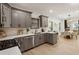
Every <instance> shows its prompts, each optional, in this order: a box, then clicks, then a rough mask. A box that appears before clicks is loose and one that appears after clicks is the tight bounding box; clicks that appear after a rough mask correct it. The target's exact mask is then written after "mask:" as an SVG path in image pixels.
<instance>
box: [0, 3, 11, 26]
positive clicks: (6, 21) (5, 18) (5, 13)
mask: <svg viewBox="0 0 79 59" xmlns="http://www.w3.org/2000/svg"><path fill="white" fill-rule="evenodd" d="M1 26H2V27H11V7H10V5H8V4H6V3H3V4H1Z"/></svg>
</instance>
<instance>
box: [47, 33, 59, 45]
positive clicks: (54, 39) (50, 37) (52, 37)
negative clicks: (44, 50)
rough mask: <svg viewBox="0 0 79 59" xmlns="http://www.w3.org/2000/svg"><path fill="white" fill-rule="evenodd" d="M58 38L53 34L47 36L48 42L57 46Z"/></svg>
mask: <svg viewBox="0 0 79 59" xmlns="http://www.w3.org/2000/svg"><path fill="white" fill-rule="evenodd" d="M57 37H58V34H57V33H53V34H50V33H49V34H47V42H48V43H51V44H56V43H57Z"/></svg>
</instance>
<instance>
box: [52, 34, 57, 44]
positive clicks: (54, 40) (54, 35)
mask: <svg viewBox="0 0 79 59" xmlns="http://www.w3.org/2000/svg"><path fill="white" fill-rule="evenodd" d="M57 40H58V34H57V33H55V34H53V44H56V43H57Z"/></svg>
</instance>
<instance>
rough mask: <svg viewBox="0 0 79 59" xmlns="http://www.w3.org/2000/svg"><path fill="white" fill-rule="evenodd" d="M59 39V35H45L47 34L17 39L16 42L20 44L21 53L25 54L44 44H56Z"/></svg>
mask: <svg viewBox="0 0 79 59" xmlns="http://www.w3.org/2000/svg"><path fill="white" fill-rule="evenodd" d="M57 37H58V34H56V33H55V34H50V33H45V34H36V35H34V36H26V37H19V38H16V41H17V43H18V46H19V48H20V50H21V52H23V51H26V50H28V49H31V48H33V47H35V46H38V45H40V44H43V43H45V42H47V43H51V44H56V43H57Z"/></svg>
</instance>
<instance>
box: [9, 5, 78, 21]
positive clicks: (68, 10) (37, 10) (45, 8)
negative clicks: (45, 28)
mask: <svg viewBox="0 0 79 59" xmlns="http://www.w3.org/2000/svg"><path fill="white" fill-rule="evenodd" d="M9 4H10V5H11V6H13V7H16V8H19V9H23V10H27V11H31V12H33V15H32V16H34V17H38V16H39V15H41V14H42V15H46V16H48V17H50V18H57V19H67V18H72V17H78V16H79V4H78V3H9Z"/></svg>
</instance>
